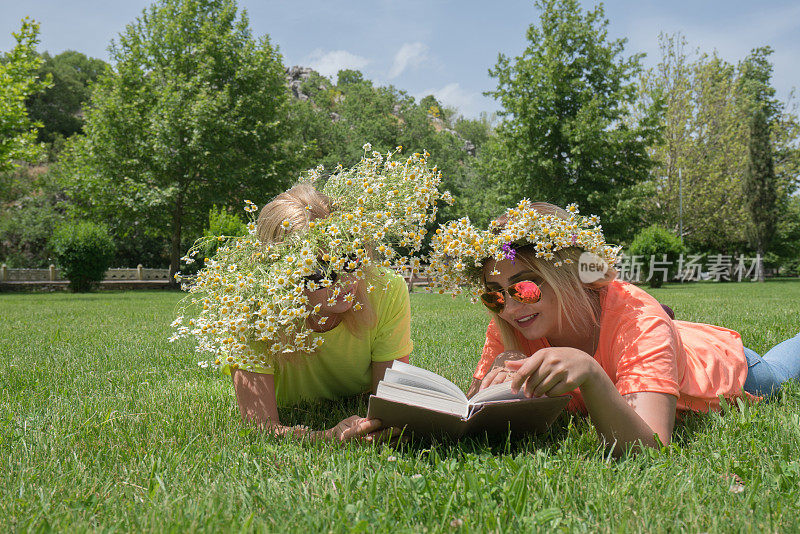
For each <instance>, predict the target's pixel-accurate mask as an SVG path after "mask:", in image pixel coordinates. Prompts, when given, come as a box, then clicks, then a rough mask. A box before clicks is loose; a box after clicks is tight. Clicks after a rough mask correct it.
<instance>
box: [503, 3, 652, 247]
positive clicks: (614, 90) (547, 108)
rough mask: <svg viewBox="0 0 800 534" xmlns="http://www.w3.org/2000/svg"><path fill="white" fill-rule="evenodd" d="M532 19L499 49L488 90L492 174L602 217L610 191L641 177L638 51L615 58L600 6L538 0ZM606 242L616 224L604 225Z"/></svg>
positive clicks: (647, 136) (645, 164) (648, 129)
mask: <svg viewBox="0 0 800 534" xmlns="http://www.w3.org/2000/svg"><path fill="white" fill-rule="evenodd" d="M536 6H537V7H538V8H539V9H540V10H541V15H540V19H539V23H538V25H537V24H532V25H531V26H530V27H529V28H528V31H527V40H528V46H527V48H526V49H525V50H524V51H523V52H522V54H521V55H520V56H518V57H516V58H513V59H511V58H509V57H507V56H505V55H502V54H501V55H500V57H499V59H498V61H497V64H496V65H495V68H494V69H493V70H491V71H490V74H491V76H493V77H495V78H497V84H498V85H497V89H496V90H494V91H489V92H488V93H487V94H489V95H491V96H493V97H494V98H496V99H497V100H498V101H499V102H500V104H501V105H502V109H501V111H500V112H499V115H500V117H501V118H502V119H503V122H501V123H500V125H499V126H498V129H497V135H498V138H499V141H500V142H499V143H498V145H497V147H496V148H497V150H496V151H493V152H494V153H493V154H492V159H493V163H492V164H491V165H490V166H491V167H496V168H495V170H494V172H493V173H492V178H493V179H494V180H496V181H501V182H504V183H505V184H507V186H506V187H507V188H509V187H514V188H515V189H516V191H515V194H516V195H517V196H527V197H530V198H532V199H534V200H542V201H549V202H553V203H555V204H558V205H561V206H564V205H566V204H568V203H570V202H577V203H578V204H579V206H580V208H581V211H582V212H583V213H596V214H602V213H604V212H605V210H606V209H607V208H608V207H609V206H611V205H613V204H614V202H613V200H614V198H613V197H614V193H615V191H618V190H619V189H621V188H625V187H628V186H631V185H633V184H634V183H636V182H638V181H641V180H643V179H644V178H646V177H647V172H648V170H649V169H650V167H651V166H652V165H651V160H650V157H649V156H648V153H647V147H648V146H649V145H650V144H651V143H652V142H653V140H654V139H656V138H657V135H658V127H657V116H656V115H655V113H654V112H651V113H649V114H645V115H643V116H641V117H640V118H639V120H638V121H637V122H632V121H631V120H630V118H631V115H630V110H631V108H632V106H633V104H634V102H635V101H636V96H637V92H636V85H635V84H634V83H633V80H634V79H635V76H636V75H637V73H638V72H639V71H640V59H641V54H634V55H632V56H630V57H627V58H626V57H624V56H623V51H624V46H625V40H624V39H617V40H614V41H609V39H608V38H607V27H608V21H607V20H606V19H605V18H604V12H603V8H602V5H600V6H597V7H595V8H594V9H593V10H591V11H588V12H584V11H583V10H582V9H581V7H580V4H579V2H578V1H577V0H539V1H537V2H536ZM604 227H605V230H606V232H607V234H608V236H609V239H611V240H614V239H616V234H617V232H618V229H617V228H613V227H612V226H610V225H608V224H606V225H604Z"/></svg>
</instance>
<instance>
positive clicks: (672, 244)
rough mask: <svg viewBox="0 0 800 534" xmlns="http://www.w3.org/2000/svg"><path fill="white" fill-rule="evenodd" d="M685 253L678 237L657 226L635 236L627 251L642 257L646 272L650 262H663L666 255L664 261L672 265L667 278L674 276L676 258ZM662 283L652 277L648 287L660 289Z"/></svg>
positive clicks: (657, 277) (655, 277) (658, 278)
mask: <svg viewBox="0 0 800 534" xmlns="http://www.w3.org/2000/svg"><path fill="white" fill-rule="evenodd" d="M685 251H686V249H685V248H684V246H683V244H682V243H681V240H680V238H679V237H678V236H676V235H675V234H674V233H672V232H670V231H669V230H667V229H666V228H663V227H661V226H659V225H657V224H653V225H651V226H648V227H647V228H645V229H644V230H642V231H641V232H639V233H638V234H636V237H634V238H633V242H632V243H631V246H630V250H629V252H630V254H631V255H632V256H642V257H643V259H644V263H645V265H646V266H647V267H648V271H649V266H650V261H651V260H653V261H656V262H659V261H664V256H665V255H666V261H668V262H670V263H671V264H672V266H671V267H670V270H669V272H668V277H669V278H672V276H674V275H675V273H676V269H677V260H678V256H679V255H680V254H681V253H683V252H685ZM662 282H663V279H662V277H659V276H657V275H654V276H653V278H651V279H650V282H649V283H650V287H661V284H662Z"/></svg>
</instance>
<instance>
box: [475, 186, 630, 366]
mask: <svg viewBox="0 0 800 534" xmlns="http://www.w3.org/2000/svg"><path fill="white" fill-rule="evenodd" d="M531 207H532V208H533V209H535V210H536V211H538V212H539V213H541V214H542V215H555V216H557V217H559V218H561V219H569V212H567V211H566V210H564V209H562V208H559V207H558V206H555V205H553V204H549V203H547V202H533V203H532V204H531ZM508 220H509V218H508V216H507V215H502V216H500V217H498V218H497V219H496V220H495V225H496V230H495V231H496V233H498V234H499V233H500V232H501V231H502V229H503V227H504V226H505V225H506V224H507V223H508ZM535 246H536V245H535V244H530V245H525V246H522V247H519V248H516V257H515V261H520V260H521V261H523V262H524V263H525V264H527V265H528V266H529V267H530V268H531V270H532V271H533V272H534V273H536V274H537V275H539V276H540V277H541V278H542V280H543V281H544V282H545V283H546V284H548V285H549V286H550V288H552V290H553V294H554V295H555V297H556V305H557V311H558V328H559V329H561V327H562V320H561V318H562V317H566V319H567V322H568V323H569V325H570V326H571V327H572V328H574V329H576V330H577V329H582V328H586V329H588V328H594V327H596V326H597V325H599V324H600V313H601V309H600V293H601V292H602V291H604V290H605V288H606V287H607V286H608V284H610V283H611V282H612V281H613V280H614V279H615V278H616V277H617V271H616V270H615V269H614V268H613V267H609V268H608V270H607V271H606V273H605V276H604V277H603V278H601V279H599V280H596V281H594V282H591V283H588V284H587V283H585V282H583V281H582V280H581V279H580V276H579V275H578V268H579V261H578V260H579V258H580V256H581V254H582V253H583V250H582V249H581V248H580V247H568V248H563V249H560V250H557V251H555V252H554V258H553V259H552V260H545V259H542V258H537V257H536V250H535ZM556 263H558V264H559V266H558V267H556ZM484 272H485V271H484ZM482 276H483V278H484V282H485V274H482ZM490 313H491V314H492V315H493V316H494V320H495V324H496V325H497V328H498V329H499V330H500V336H501V338H502V341H503V348H504V349H505V350H521V347H520V345H519V342H518V341H517V337H516V335H515V332H516V329H515V328H514V327H513V326H512V325H510V324H509V323H508V322H507V321H505V320H504V319H502V318H501V317H500V316H499V315H498V314H496V313H492V312H490Z"/></svg>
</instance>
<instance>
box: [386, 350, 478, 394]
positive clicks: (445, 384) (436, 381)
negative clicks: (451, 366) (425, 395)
mask: <svg viewBox="0 0 800 534" xmlns="http://www.w3.org/2000/svg"><path fill="white" fill-rule="evenodd" d="M389 369H391V370H394V371H399V372H400V373H404V374H406V375H410V377H413V378H414V379H415V381H416V382H417V383H415V384H410V383H409V385H413V386H416V387H423V388H427V389H431V390H434V391H439V392H442V393H447V394H448V395H449V396H451V397H454V398H456V399H458V400H459V401H460V402H463V403H464V404H467V402H468V400H467V396H466V395H465V394H464V392H463V391H461V389H460V388H459V387H458V386H457V385H455V384H453V383H452V382H450V381H449V380H448V379H446V378H445V377H443V376H440V375H437V374H436V373H434V372H433V371H428V370H427V369H423V368H422V367H417V366H416V365H411V364H410V363H405V362H401V361H400V360H395V361H394V363H392V366H391V367H390V368H389ZM389 369H387V374H386V375H385V376H384V380H386V377H387V376H391V377H392V380H388V381H390V382H393V381H394V377H396V376H398V375H395V374H394V373H392V374H391V375H389ZM410 377H409V378H408V379H407V381H409V382H410V380H411V379H410ZM400 383H405V382H400ZM418 384H420V385H418ZM424 384H430V385H424Z"/></svg>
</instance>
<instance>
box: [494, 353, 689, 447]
mask: <svg viewBox="0 0 800 534" xmlns="http://www.w3.org/2000/svg"><path fill="white" fill-rule="evenodd" d="M505 367H506V369H507V370H508V373H509V378H510V379H511V383H512V386H511V387H512V390H519V389H522V388H524V391H525V393H526V394H527V395H529V396H539V395H548V396H558V395H563V394H565V393H569V392H570V391H573V390H574V389H576V388H580V391H581V394H582V396H583V400H584V403H585V404H586V408H587V409H588V411H589V416H590V417H591V419H592V422H593V423H594V426H595V429H596V430H597V433H598V435H599V436H600V438H601V439H603V440H604V441H605V442H606V443H607V444H608V445H609V446H611V447H612V452H613V454H614V455H616V456H618V455H620V454H622V453H623V452H624V450H625V449H626V448H627V447H629V446H633V447H638V446H640V444H641V445H644V446H649V447H657V446H658V442H657V441H656V439H655V435H658V439H659V440H660V441H661V443H663V444H668V443H669V442H670V438H671V435H672V428H673V426H674V424H675V409H676V404H677V399H676V398H675V397H674V396H672V395H668V394H665V393H650V392H645V393H632V394H629V395H625V396H624V397H623V396H622V395H620V393H619V391H617V388H616V386H615V385H614V383H613V382H612V381H611V379H610V378H609V377H608V375H607V374H606V373H605V371H604V370H603V368H602V367H600V364H599V363H597V361H596V360H595V359H594V358H592V357H591V356H589V355H588V354H587V353H585V352H583V351H581V350H578V349H573V348H567V347H553V348H547V349H542V350H540V351H537V352H536V353H535V354H534V355H533V356H531V357H530V358H526V359H525V360H518V361H508V362H506V364H505ZM489 379H493V377H490V376H489V375H487V377H486V378H485V379H484V382H487V380H489ZM490 382H491V380H489V382H487V384H485V385H484V387H485V386H486V385H488V384H489V383H490Z"/></svg>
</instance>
